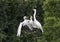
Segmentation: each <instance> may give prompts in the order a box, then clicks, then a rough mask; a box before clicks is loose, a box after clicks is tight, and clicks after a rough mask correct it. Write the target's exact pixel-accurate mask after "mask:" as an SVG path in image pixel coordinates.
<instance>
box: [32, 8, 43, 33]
mask: <svg viewBox="0 0 60 42" xmlns="http://www.w3.org/2000/svg"><path fill="white" fill-rule="evenodd" d="M33 11H34V15H33V17H34V21H33V24H32V26H33V27H34V28H38V29H41V31H42V32H43V28H42V25H41V23H39V21H37V19H36V9H33Z"/></svg>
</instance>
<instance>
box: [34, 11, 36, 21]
mask: <svg viewBox="0 0 60 42" xmlns="http://www.w3.org/2000/svg"><path fill="white" fill-rule="evenodd" d="M34 20H36V11H34Z"/></svg>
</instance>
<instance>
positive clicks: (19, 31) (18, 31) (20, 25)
mask: <svg viewBox="0 0 60 42" xmlns="http://www.w3.org/2000/svg"><path fill="white" fill-rule="evenodd" d="M22 25H23V23H20V24H19V27H18V30H17V36H20V34H21V28H22Z"/></svg>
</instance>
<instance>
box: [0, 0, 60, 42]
mask: <svg viewBox="0 0 60 42" xmlns="http://www.w3.org/2000/svg"><path fill="white" fill-rule="evenodd" d="M34 7H35V8H36V9H37V15H36V18H37V20H38V21H39V22H40V23H41V24H42V26H43V29H44V33H41V30H39V29H34V30H33V31H31V30H29V29H28V27H23V28H22V32H21V33H22V34H21V37H17V36H16V33H17V28H18V26H19V23H20V22H22V21H23V16H25V15H26V16H30V15H33V10H32V9H33V8H34ZM0 41H1V42H59V41H60V0H0Z"/></svg>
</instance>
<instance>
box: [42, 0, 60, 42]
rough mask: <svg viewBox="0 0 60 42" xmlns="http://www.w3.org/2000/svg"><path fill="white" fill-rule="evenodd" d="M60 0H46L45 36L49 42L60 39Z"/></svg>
mask: <svg viewBox="0 0 60 42" xmlns="http://www.w3.org/2000/svg"><path fill="white" fill-rule="evenodd" d="M59 5H60V0H45V1H44V2H43V6H42V7H43V10H44V36H45V39H46V40H47V41H48V42H59V41H60V26H59V25H60V12H59V11H60V6H59Z"/></svg>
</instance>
